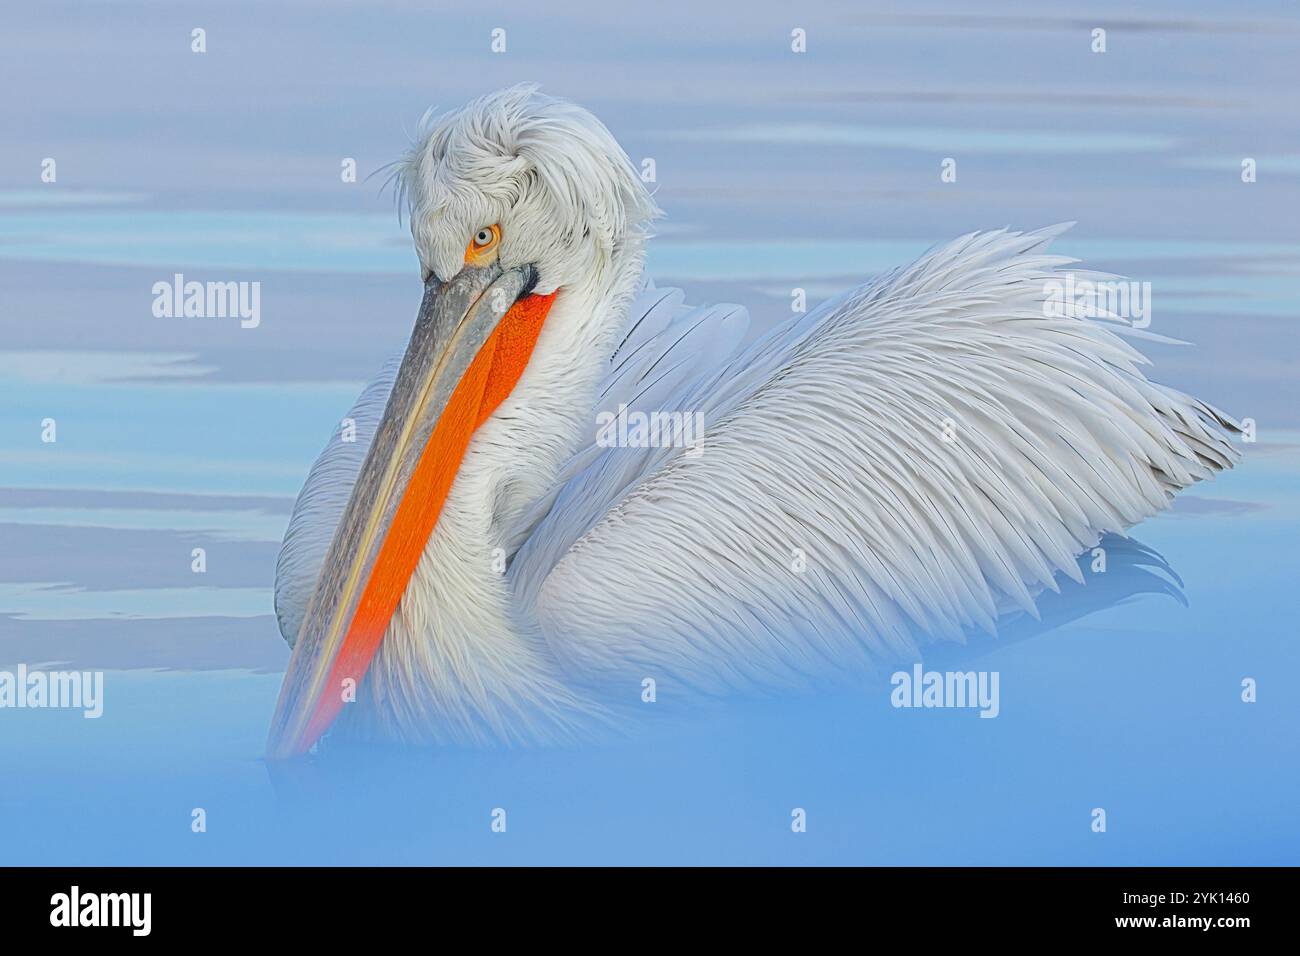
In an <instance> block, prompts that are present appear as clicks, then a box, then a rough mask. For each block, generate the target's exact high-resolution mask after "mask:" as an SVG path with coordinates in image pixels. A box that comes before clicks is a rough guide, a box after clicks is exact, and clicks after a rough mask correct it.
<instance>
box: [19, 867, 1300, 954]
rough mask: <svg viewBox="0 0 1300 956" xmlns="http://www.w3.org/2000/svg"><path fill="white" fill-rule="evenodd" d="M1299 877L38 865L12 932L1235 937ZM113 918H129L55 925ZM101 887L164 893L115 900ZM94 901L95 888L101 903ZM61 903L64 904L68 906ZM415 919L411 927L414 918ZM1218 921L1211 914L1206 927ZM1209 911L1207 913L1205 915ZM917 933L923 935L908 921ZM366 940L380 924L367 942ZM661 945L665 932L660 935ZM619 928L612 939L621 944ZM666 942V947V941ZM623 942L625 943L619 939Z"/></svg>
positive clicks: (198, 938) (207, 940)
mask: <svg viewBox="0 0 1300 956" xmlns="http://www.w3.org/2000/svg"><path fill="white" fill-rule="evenodd" d="M1294 877H1295V872H1294V870H1292V869H1287V868H1216V867H1206V868H1200V867H1195V868H1151V869H1119V868H933V869H927V868H897V869H891V868H872V869H852V868H844V869H839V868H824V869H799V870H796V869H794V868H788V869H757V868H755V869H728V870H719V869H683V870H664V869H641V870H634V869H621V870H609V869H598V868H592V869H574V870H566V871H560V870H551V869H546V868H521V869H514V870H499V869H487V868H482V869H414V868H355V869H346V868H345V869H336V868H297V869H293V868H283V869H281V868H132V869H118V868H83V869H77V868H63V867H58V868H32V869H8V870H0V926H3V932H4V935H5V939H6V941H14V940H17V939H27V938H31V937H39V938H42V940H49V941H50V942H55V941H57V940H58V939H59V938H60V937H62V938H63V939H64V940H65V941H66V940H67V939H68V934H70V933H76V934H77V940H78V941H79V942H91V941H96V940H100V939H103V940H108V939H109V938H110V937H116V938H118V939H119V940H128V939H132V938H150V939H158V940H164V941H176V942H185V941H195V942H200V943H204V944H212V943H216V942H234V943H244V944H248V943H252V942H256V943H258V944H261V943H264V942H267V941H273V940H281V939H282V940H284V941H286V942H291V943H295V944H299V943H314V942H318V943H322V944H326V945H330V946H338V945H342V944H343V943H344V942H345V941H347V940H349V939H356V940H365V939H370V940H371V941H373V940H374V936H373V933H375V932H376V931H381V930H391V931H397V930H400V929H403V928H405V929H406V930H408V931H409V930H411V929H412V928H413V927H417V926H419V927H423V928H424V929H423V932H426V933H427V932H428V931H429V930H437V935H436V936H434V937H429V936H427V935H426V936H425V937H424V938H426V939H428V940H429V942H428V944H427V945H424V946H422V950H423V949H428V948H430V947H431V946H433V945H434V940H441V941H442V942H443V943H445V942H450V941H451V940H454V939H456V938H457V937H458V936H460V934H463V933H466V932H470V933H475V932H482V931H483V929H484V928H485V927H486V928H490V930H491V932H492V933H494V934H495V933H496V932H498V931H501V932H510V931H511V930H512V929H514V930H516V931H518V930H526V929H527V928H528V927H529V926H532V927H533V928H534V931H535V932H536V934H537V941H536V945H539V946H540V945H543V941H544V940H545V939H546V938H548V937H549V938H551V939H552V940H556V939H558V938H562V937H563V936H565V935H566V934H567V933H568V932H570V931H574V930H578V929H589V928H590V927H591V926H593V925H595V924H597V923H598V924H599V925H602V926H606V927H609V926H613V927H618V926H625V927H626V930H627V933H628V934H630V935H629V936H628V937H627V939H629V940H635V939H640V940H641V941H642V943H641V944H629V945H631V947H632V948H635V949H643V948H647V947H650V948H654V949H660V948H665V947H669V946H674V947H675V946H676V943H675V942H674V940H679V939H680V938H681V937H680V936H679V935H678V933H677V932H676V931H674V932H673V933H672V934H671V935H669V934H668V933H667V931H668V930H669V929H670V928H672V927H680V926H684V925H687V924H689V923H690V922H692V921H698V920H704V921H707V923H708V924H709V925H711V926H713V927H715V928H721V927H729V928H730V929H731V930H734V931H735V932H736V933H737V934H746V933H747V932H749V931H758V932H760V933H762V932H765V931H766V928H767V927H769V926H770V925H771V924H772V922H773V921H775V922H776V923H778V924H782V925H785V924H788V925H789V928H795V927H797V926H798V925H799V924H801V923H802V924H806V926H807V927H808V928H809V929H810V930H811V929H813V928H814V927H815V928H816V929H817V931H818V933H819V934H820V933H821V932H823V931H824V930H826V929H828V928H832V927H837V926H838V927H841V928H843V929H845V930H850V931H852V932H853V933H854V934H855V938H857V939H859V940H864V941H865V940H871V939H883V938H884V935H883V934H885V933H886V931H889V930H890V929H891V928H892V930H893V931H894V932H895V933H897V932H903V933H904V934H905V935H907V934H911V933H913V932H915V931H918V930H921V931H923V935H924V938H925V939H926V940H927V941H929V940H932V939H935V938H938V939H943V938H949V937H951V938H964V939H967V940H968V941H970V942H972V943H974V942H977V941H980V940H983V941H985V942H987V941H991V940H1017V939H1025V940H1036V939H1065V940H1070V939H1074V938H1084V937H1087V938H1091V937H1096V936H1099V935H1101V936H1107V937H1111V938H1116V939H1119V938H1123V937H1125V936H1128V937H1132V938H1134V939H1137V940H1147V941H1151V940H1162V939H1168V940H1178V941H1185V940H1187V939H1188V938H1190V937H1194V936H1199V937H1202V938H1207V939H1214V940H1215V941H1216V942H1219V941H1222V942H1226V943H1228V944H1229V945H1231V943H1232V942H1233V941H1234V940H1240V939H1243V937H1242V935H1241V934H1243V933H1245V934H1250V933H1253V932H1255V931H1257V930H1263V931H1265V932H1269V931H1272V933H1277V932H1280V931H1284V930H1285V928H1286V927H1287V925H1288V923H1289V922H1290V920H1291V917H1292V914H1291V913H1283V907H1284V905H1285V903H1286V900H1287V899H1288V897H1289V892H1288V889H1289V885H1292V884H1294ZM74 886H75V887H77V888H78V889H77V898H78V901H79V903H80V905H81V909H80V912H79V917H78V920H79V921H80V918H81V917H82V916H84V917H85V918H86V919H88V920H89V919H91V918H92V916H93V914H94V913H99V912H102V913H104V914H106V918H111V917H112V916H114V913H115V911H116V913H117V915H118V923H119V925H117V926H93V927H88V926H84V925H83V926H77V927H73V926H71V925H59V926H55V925H52V922H53V921H57V920H59V919H63V921H64V922H65V923H66V922H70V920H69V919H68V918H67V917H68V916H69V914H70V911H71V902H72V892H71V890H72V887H74ZM100 894H149V898H148V933H147V936H146V935H145V934H144V933H139V932H138V930H141V929H143V928H144V927H145V920H144V897H143V896H142V895H141V896H138V897H134V898H131V900H130V901H129V903H128V902H127V901H126V900H125V899H124V898H123V897H122V896H114V897H113V898H111V899H109V900H107V901H106V905H105V901H104V900H103V897H101V896H100ZM87 897H94V902H93V903H87ZM61 900H66V902H67V904H68V905H67V906H65V907H64V908H63V909H62V910H60V909H59V907H60V905H61ZM413 920H414V922H412V921H413ZM1205 920H1208V921H1209V924H1208V926H1207V925H1203V923H1202V921H1205ZM1193 921H1195V922H1193ZM909 927H910V929H909ZM366 934H372V935H370V936H367V935H366ZM654 940H658V942H657V943H655V942H654ZM612 943H613V940H612V939H611V944H612ZM652 943H653V946H652ZM619 948H624V947H623V946H619Z"/></svg>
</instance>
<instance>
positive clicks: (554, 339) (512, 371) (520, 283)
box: [270, 85, 657, 757]
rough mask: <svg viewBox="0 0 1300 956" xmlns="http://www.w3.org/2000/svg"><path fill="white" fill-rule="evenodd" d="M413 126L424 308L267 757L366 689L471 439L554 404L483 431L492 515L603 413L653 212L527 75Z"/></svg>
mask: <svg viewBox="0 0 1300 956" xmlns="http://www.w3.org/2000/svg"><path fill="white" fill-rule="evenodd" d="M420 129H421V132H420V134H419V135H418V137H417V139H416V142H415V143H414V145H413V146H412V148H411V150H410V152H409V154H408V155H407V156H406V157H405V159H404V160H403V161H401V162H400V163H399V164H398V170H397V176H398V183H399V196H400V197H401V198H402V199H404V200H405V203H406V205H407V208H408V211H409V215H410V226H411V235H412V238H413V239H414V242H415V251H416V254H417V256H418V258H419V262H420V269H421V278H422V281H423V283H424V295H423V300H422V302H421V304H420V308H419V312H418V314H417V316H416V319H415V327H414V330H413V332H412V334H411V338H410V342H409V344H408V346H407V349H406V352H405V355H404V356H403V359H402V363H401V367H400V370H399V372H398V374H397V379H396V383H395V385H394V387H393V391H392V393H391V395H390V396H389V399H388V403H387V406H386V408H385V410H384V413H383V416H382V419H381V420H380V423H379V425H378V427H377V429H376V431H375V434H374V438H373V442H372V444H371V446H370V449H369V452H368V454H367V456H366V459H365V462H364V464H363V465H362V467H361V472H360V475H359V477H358V480H357V482H356V484H355V486H354V487H353V490H352V493H351V497H350V498H349V501H348V504H347V507H346V509H345V510H344V513H343V518H342V520H341V521H340V522H339V525H338V527H337V529H336V531H335V533H334V537H333V540H332V543H331V545H330V547H329V550H328V552H327V554H326V556H325V559H324V564H323V566H322V568H321V572H320V576H319V578H318V581H317V585H316V588H315V591H314V593H313V595H312V597H311V599H310V601H309V603H308V605H307V607H306V610H305V613H304V614H303V618H302V625H301V627H300V628H299V630H298V635H297V638H296V640H295V641H294V648H293V657H292V660H291V662H290V665H289V672H288V674H287V675H286V678H285V682H284V685H283V687H282V689H281V694H280V700H279V703H278V706H277V709H276V715H275V718H274V719H273V722H272V730H271V740H270V754H271V756H273V757H285V756H291V755H294V754H297V753H301V752H303V751H304V750H306V749H308V748H309V747H310V746H311V745H312V743H313V742H314V741H315V740H316V739H317V738H319V736H320V735H321V734H322V733H323V732H324V731H325V729H326V728H327V727H328V726H329V725H330V723H331V722H332V721H333V720H334V718H335V717H336V716H337V715H338V713H339V711H340V710H341V709H342V706H343V704H344V703H345V702H346V701H347V700H348V699H349V697H348V695H349V693H350V692H351V693H355V689H356V687H357V685H359V684H360V683H361V681H362V678H363V677H364V675H365V674H366V671H367V669H368V667H369V666H370V664H371V662H372V659H373V658H374V656H375V654H376V652H377V651H378V649H379V647H380V644H381V642H383V641H384V639H385V633H386V631H387V630H388V629H389V624H390V620H391V619H392V618H393V615H394V613H395V612H396V610H397V608H398V605H399V603H400V602H401V601H402V598H403V594H404V593H405V592H406V590H407V585H408V583H409V582H410V580H411V578H412V575H413V574H414V573H415V572H416V569H417V565H418V564H419V562H420V559H421V556H422V555H423V553H424V551H425V549H426V543H427V542H429V540H430V536H431V534H433V532H434V530H435V528H436V527H437V526H438V524H439V521H440V518H441V517H442V515H443V513H444V510H447V509H446V508H445V506H446V505H447V502H448V496H449V494H451V493H452V491H453V487H454V485H455V484H456V482H457V480H458V477H459V476H462V474H463V470H464V468H465V465H466V457H467V454H468V453H470V452H471V449H472V447H473V443H474V439H475V436H476V434H478V433H479V432H480V431H481V430H482V429H483V428H484V426H485V425H487V424H488V423H489V422H491V421H492V420H493V418H494V416H497V415H498V414H506V410H507V409H509V410H510V415H509V417H510V418H511V423H510V424H511V425H512V426H513V425H516V424H517V423H519V422H521V421H522V420H524V419H525V418H526V417H527V409H528V408H536V407H539V406H546V405H547V404H548V403H549V404H550V406H551V407H552V409H553V411H554V414H552V415H550V416H549V417H548V419H547V422H546V429H543V431H544V432H545V433H544V434H541V435H540V436H534V435H531V434H526V433H522V432H521V433H518V434H514V435H511V436H509V437H508V438H504V439H502V438H500V437H498V439H497V440H496V441H493V442H489V443H488V444H489V445H490V446H492V447H491V448H489V449H487V450H486V452H485V454H486V456H487V457H486V458H485V459H484V460H482V461H480V462H479V464H478V466H477V470H476V478H478V479H480V481H479V484H480V486H481V488H480V489H479V490H481V491H482V493H483V494H484V495H488V496H491V498H492V500H493V502H494V505H493V507H494V509H495V511H498V512H501V511H504V512H517V511H518V510H521V509H522V508H523V507H526V505H527V504H529V503H531V499H532V498H535V497H536V495H537V494H539V493H540V490H541V487H542V485H543V484H544V482H545V481H546V480H547V479H548V478H549V476H550V474H553V472H554V470H555V469H556V468H558V464H559V462H560V460H561V459H562V458H563V457H564V456H565V455H567V454H569V453H571V452H572V451H573V450H574V449H575V448H576V447H577V443H578V441H579V439H580V437H581V432H582V423H581V422H580V421H578V420H575V419H574V418H573V417H572V410H573V409H589V408H590V407H591V404H590V401H586V402H584V401H583V399H584V398H587V399H589V398H590V392H591V391H592V390H593V389H594V388H595V384H596V377H597V375H598V373H599V367H600V357H601V356H602V355H603V356H604V357H605V358H608V356H609V354H610V352H611V351H612V344H613V343H615V342H616V336H617V335H618V334H619V333H620V332H621V326H622V323H623V319H624V317H625V313H626V301H627V299H628V298H629V297H630V295H631V294H632V291H633V288H634V285H635V281H636V279H637V277H638V276H639V274H640V272H641V267H642V260H643V251H642V247H643V242H644V238H645V226H646V224H647V223H648V222H649V220H651V219H652V218H653V217H654V216H655V215H656V214H657V210H656V208H655V205H654V202H653V200H652V199H651V198H650V195H649V193H648V192H647V191H646V189H645V187H644V185H643V184H642V183H641V180H640V178H639V177H638V176H637V174H636V172H635V170H634V169H633V167H632V164H631V162H630V161H629V160H628V157H627V155H626V153H624V152H623V149H622V148H621V147H620V146H619V145H618V143H617V141H616V140H615V139H614V137H613V136H612V135H611V133H610V132H609V130H608V129H606V128H605V126H604V125H603V124H601V122H600V121H599V120H597V119H596V118H595V117H594V116H593V115H592V114H591V113H589V112H587V111H586V110H584V109H582V108H580V107H578V106H575V105H573V104H571V103H568V102H565V101H563V100H559V99H554V98H551V97H546V96H543V95H541V94H540V93H538V92H537V89H536V87H534V86H532V85H524V86H516V87H511V88H509V89H505V90H502V91H499V92H496V93H493V94H490V95H488V96H485V97H482V98H480V99H478V100H475V101H473V102H471V103H469V104H468V105H466V106H465V107H463V108H461V109H459V110H455V111H452V112H450V113H446V114H444V115H442V116H440V117H437V118H436V119H432V120H430V118H429V115H428V114H426V117H425V119H424V121H422V123H421V127H420ZM620 307H622V308H620ZM583 393H586V394H583ZM521 395H522V398H521ZM512 401H513V403H514V406H513V408H512V407H511V405H510V403H511V402H512ZM530 442H532V443H533V446H534V447H532V449H531V453H530V445H529V443H530ZM504 445H513V448H512V449H511V451H513V452H514V453H515V455H514V457H513V459H508V458H507V457H502V456H501V455H500V447H501V446H504ZM493 454H496V455H497V456H498V457H495V458H493V457H492V456H493ZM461 480H462V481H464V478H463V477H462V478H461ZM485 586H486V585H485ZM471 599H472V598H471Z"/></svg>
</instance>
